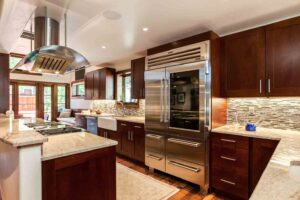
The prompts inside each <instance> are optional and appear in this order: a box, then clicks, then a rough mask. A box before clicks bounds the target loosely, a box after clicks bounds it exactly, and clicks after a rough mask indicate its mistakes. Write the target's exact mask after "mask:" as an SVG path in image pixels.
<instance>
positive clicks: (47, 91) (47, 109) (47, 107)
mask: <svg viewBox="0 0 300 200" xmlns="http://www.w3.org/2000/svg"><path fill="white" fill-rule="evenodd" d="M51 106H52V101H51V86H45V87H44V115H45V116H44V118H46V116H47V118H48V120H51Z"/></svg>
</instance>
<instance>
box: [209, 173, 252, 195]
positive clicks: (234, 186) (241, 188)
mask: <svg viewBox="0 0 300 200" xmlns="http://www.w3.org/2000/svg"><path fill="white" fill-rule="evenodd" d="M212 185H213V187H214V188H215V189H218V190H221V191H224V192H226V193H229V194H232V195H234V196H237V197H240V198H242V199H248V198H249V190H248V185H243V184H241V183H240V182H238V181H236V180H234V179H232V177H224V176H214V177H213V178H212Z"/></svg>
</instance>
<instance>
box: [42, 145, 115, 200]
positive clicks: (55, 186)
mask: <svg viewBox="0 0 300 200" xmlns="http://www.w3.org/2000/svg"><path fill="white" fill-rule="evenodd" d="M116 196H117V194H116V152H115V147H107V148H103V149H98V150H94V151H89V152H85V153H80V154H75V155H71V156H66V157H61V158H57V159H52V160H48V161H43V162H42V199H43V200H66V199H72V200H86V199H90V200H92V199H105V200H116Z"/></svg>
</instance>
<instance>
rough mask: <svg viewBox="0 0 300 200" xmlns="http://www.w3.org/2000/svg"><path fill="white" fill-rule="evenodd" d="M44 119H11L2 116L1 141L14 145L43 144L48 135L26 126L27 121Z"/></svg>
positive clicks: (0, 122) (0, 119) (0, 123)
mask: <svg viewBox="0 0 300 200" xmlns="http://www.w3.org/2000/svg"><path fill="white" fill-rule="evenodd" d="M37 121H43V120H38V119H14V120H12V119H10V118H0V141H2V142H4V143H7V144H11V145H12V146H14V147H22V146H28V145H35V144H42V143H44V142H46V141H47V140H48V138H47V137H45V136H43V135H41V134H39V133H38V132H36V131H34V130H33V129H32V128H28V127H27V126H25V125H24V124H25V123H33V122H37Z"/></svg>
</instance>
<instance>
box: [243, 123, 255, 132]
mask: <svg viewBox="0 0 300 200" xmlns="http://www.w3.org/2000/svg"><path fill="white" fill-rule="evenodd" d="M245 128H246V131H256V126H255V124H252V123H247V124H246V127H245Z"/></svg>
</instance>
